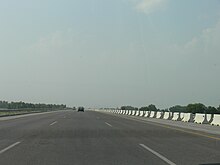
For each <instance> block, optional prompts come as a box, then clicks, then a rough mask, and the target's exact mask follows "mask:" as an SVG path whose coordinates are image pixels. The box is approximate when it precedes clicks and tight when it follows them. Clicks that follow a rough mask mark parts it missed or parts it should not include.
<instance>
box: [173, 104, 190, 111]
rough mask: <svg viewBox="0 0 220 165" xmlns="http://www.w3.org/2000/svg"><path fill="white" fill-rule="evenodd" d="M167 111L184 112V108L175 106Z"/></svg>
mask: <svg viewBox="0 0 220 165" xmlns="http://www.w3.org/2000/svg"><path fill="white" fill-rule="evenodd" d="M169 110H170V111H171V112H186V111H187V110H186V106H181V105H175V106H173V107H170V108H169Z"/></svg>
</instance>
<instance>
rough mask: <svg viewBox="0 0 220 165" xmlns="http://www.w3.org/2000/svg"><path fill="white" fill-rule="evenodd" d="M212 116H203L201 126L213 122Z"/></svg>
mask: <svg viewBox="0 0 220 165" xmlns="http://www.w3.org/2000/svg"><path fill="white" fill-rule="evenodd" d="M213 117H214V115H212V114H205V119H204V121H203V122H202V124H210V123H211V122H212V121H213Z"/></svg>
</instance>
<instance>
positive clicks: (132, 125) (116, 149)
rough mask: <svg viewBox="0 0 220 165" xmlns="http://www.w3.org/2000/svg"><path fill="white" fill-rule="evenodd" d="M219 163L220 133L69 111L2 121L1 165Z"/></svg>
mask: <svg viewBox="0 0 220 165" xmlns="http://www.w3.org/2000/svg"><path fill="white" fill-rule="evenodd" d="M203 135H204V136H203ZM217 163H220V136H219V135H214V134H208V133H203V132H200V133H192V131H191V132H190V131H188V130H184V128H181V129H175V127H174V126H169V127H166V126H164V125H162V124H155V123H153V122H143V121H141V120H140V121H139V120H134V119H133V118H130V117H120V116H117V115H114V114H108V113H101V112H95V111H86V112H76V111H70V110H68V111H58V112H53V113H45V114H39V115H33V116H27V117H22V118H16V119H11V120H3V121H0V165H167V164H168V165H175V164H177V165H179V164H180V165H199V164H217Z"/></svg>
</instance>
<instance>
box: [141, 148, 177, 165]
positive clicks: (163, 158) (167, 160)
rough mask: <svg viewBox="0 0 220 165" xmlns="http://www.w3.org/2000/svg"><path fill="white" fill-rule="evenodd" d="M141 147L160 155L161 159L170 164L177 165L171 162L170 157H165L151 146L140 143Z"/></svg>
mask: <svg viewBox="0 0 220 165" xmlns="http://www.w3.org/2000/svg"><path fill="white" fill-rule="evenodd" d="M139 145H140V146H141V147H143V148H144V149H146V150H148V151H150V152H151V153H152V154H154V155H156V156H157V157H159V158H160V159H162V160H163V161H164V162H166V163H167V164H169V165H176V164H175V163H173V162H171V161H170V160H169V159H167V158H166V157H164V156H163V155H161V154H159V153H157V152H156V151H154V150H152V149H150V148H149V147H147V146H145V145H144V144H139Z"/></svg>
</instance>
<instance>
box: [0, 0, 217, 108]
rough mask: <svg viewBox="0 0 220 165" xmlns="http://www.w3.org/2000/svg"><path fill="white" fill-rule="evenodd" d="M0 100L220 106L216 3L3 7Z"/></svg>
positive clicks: (45, 1)
mask: <svg viewBox="0 0 220 165" xmlns="http://www.w3.org/2000/svg"><path fill="white" fill-rule="evenodd" d="M0 82H1V85H0V100H8V101H20V100H22V101H25V102H36V103H37V102H43V103H64V104H67V105H69V106H74V105H76V106H77V105H83V106H91V107H111V106H112V107H115V106H121V105H134V106H139V107H140V106H144V105H149V104H151V103H153V104H156V105H157V106H158V107H159V108H166V107H169V106H172V105H176V104H181V105H186V104H188V103H194V102H202V103H204V104H206V105H213V106H218V105H219V104H220V1H219V0H178V1H177V0H35V1H34V0H19V1H18V0H0Z"/></svg>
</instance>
